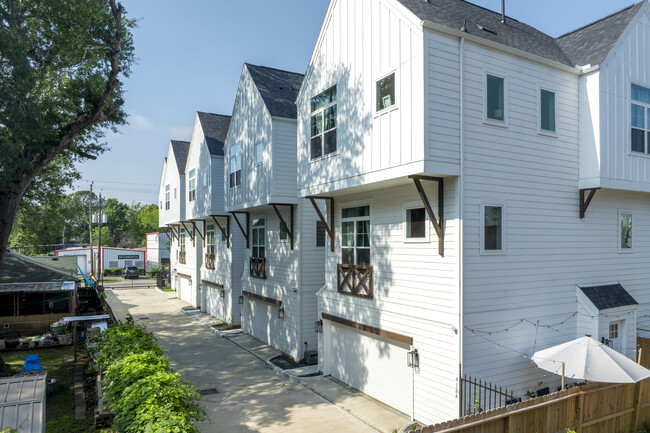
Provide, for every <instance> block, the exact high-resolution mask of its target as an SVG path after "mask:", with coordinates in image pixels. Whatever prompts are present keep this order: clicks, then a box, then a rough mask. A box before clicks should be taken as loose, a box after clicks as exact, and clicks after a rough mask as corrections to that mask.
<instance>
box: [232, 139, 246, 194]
mask: <svg viewBox="0 0 650 433" xmlns="http://www.w3.org/2000/svg"><path fill="white" fill-rule="evenodd" d="M237 145H239V152H237V153H235V154H231V155H229V158H228V187H229V188H231V189H233V188H239V187H240V186H241V185H242V183H243V180H244V165H243V163H242V162H243V159H244V158H243V154H244V144H243V142H241V141H238V142H237V143H235V144H234V145H233V146H231V147H230V150H232V148H233V147H234V146H237ZM229 153H230V152H229ZM237 158H239V170H235V171H232V164H233V160H234V161H235V165H236V164H237ZM237 172H239V183H237ZM231 176H232V177H233V179H234V181H232V180H231V178H230V177H231Z"/></svg>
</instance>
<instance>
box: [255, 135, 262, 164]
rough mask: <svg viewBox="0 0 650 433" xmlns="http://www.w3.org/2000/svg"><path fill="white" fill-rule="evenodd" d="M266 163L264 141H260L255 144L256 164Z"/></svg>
mask: <svg viewBox="0 0 650 433" xmlns="http://www.w3.org/2000/svg"><path fill="white" fill-rule="evenodd" d="M260 148H261V149H262V158H261V159H260V158H259V155H260ZM262 164H264V142H262V141H260V142H259V143H257V144H256V145H255V165H262Z"/></svg>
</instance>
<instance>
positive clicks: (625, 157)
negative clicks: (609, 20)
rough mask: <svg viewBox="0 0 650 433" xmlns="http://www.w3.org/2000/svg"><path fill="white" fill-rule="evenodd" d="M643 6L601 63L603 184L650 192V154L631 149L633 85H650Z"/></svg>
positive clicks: (648, 24)
mask: <svg viewBox="0 0 650 433" xmlns="http://www.w3.org/2000/svg"><path fill="white" fill-rule="evenodd" d="M646 9H647V8H642V9H641V11H640V13H639V15H638V17H637V18H636V19H635V20H634V21H633V22H632V23H631V24H630V26H629V27H628V30H626V31H625V32H624V33H623V35H622V37H621V39H620V40H619V42H618V43H617V44H616V46H615V48H614V51H613V53H611V54H610V56H609V57H608V58H607V59H606V60H605V62H604V63H603V65H601V71H600V125H601V140H600V141H601V152H602V156H601V158H602V161H601V165H600V167H601V176H602V178H603V186H608V185H611V187H617V185H618V187H619V188H621V189H630V190H637V191H650V186H649V182H650V156H648V154H645V155H644V154H643V153H636V152H634V153H633V152H631V144H630V143H631V142H630V140H631V139H630V125H631V118H630V117H631V109H630V103H631V99H630V85H631V83H634V84H638V85H641V86H644V87H647V88H650V72H648V71H649V70H650V53H649V52H648V50H649V49H650V20H649V19H648V16H647V14H646V13H645V10H646Z"/></svg>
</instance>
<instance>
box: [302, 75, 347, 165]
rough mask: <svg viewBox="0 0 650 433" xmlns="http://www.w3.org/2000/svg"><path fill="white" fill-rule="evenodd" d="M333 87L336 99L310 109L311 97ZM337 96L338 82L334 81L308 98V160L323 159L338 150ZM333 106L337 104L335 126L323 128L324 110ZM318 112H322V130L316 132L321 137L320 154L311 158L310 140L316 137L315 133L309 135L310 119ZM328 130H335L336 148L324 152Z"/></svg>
mask: <svg viewBox="0 0 650 433" xmlns="http://www.w3.org/2000/svg"><path fill="white" fill-rule="evenodd" d="M333 87H335V88H336V99H335V100H334V101H333V102H330V103H329V104H327V105H324V106H322V107H320V108H319V109H318V110H315V111H311V100H312V99H313V98H315V97H316V96H318V95H320V94H322V93H325V92H327V91H328V90H330V89H332V88H333ZM339 96H340V95H339V86H338V83H334V84H332V85H331V86H327V87H325V88H324V89H323V90H322V91H321V92H318V93H316V94H315V95H314V96H312V97H310V98H309V122H308V124H309V126H308V128H307V130H308V131H309V148H308V149H307V155H309V161H310V162H314V161H319V160H321V159H324V158H329V157H331V156H332V155H336V154H337V153H338V152H339V140H338V138H339V131H338V130H339V107H338V103H339ZM333 106H337V107H336V122H335V123H336V126H335V127H334V128H331V129H328V130H325V110H327V109H328V108H330V107H333ZM318 114H322V120H321V121H322V132H321V133H320V134H318V135H320V137H321V143H320V144H321V154H320V156H317V157H315V158H312V157H311V141H312V139H313V138H314V137H316V135H311V119H312V117H314V116H316V115H318ZM330 131H335V132H336V150H335V151H334V152H330V153H325V134H326V133H327V132H330Z"/></svg>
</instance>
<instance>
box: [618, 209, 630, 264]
mask: <svg viewBox="0 0 650 433" xmlns="http://www.w3.org/2000/svg"><path fill="white" fill-rule="evenodd" d="M623 215H630V216H631V219H632V229H631V235H630V236H631V238H632V247H630V248H623V246H622V245H621V242H622V240H623V232H622V227H621V217H622V216H623ZM616 224H617V226H618V229H617V230H616V233H617V239H616V244H617V246H618V252H619V253H622V254H629V253H633V252H634V212H632V211H631V210H629V209H619V210H618V218H617V220H616Z"/></svg>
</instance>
